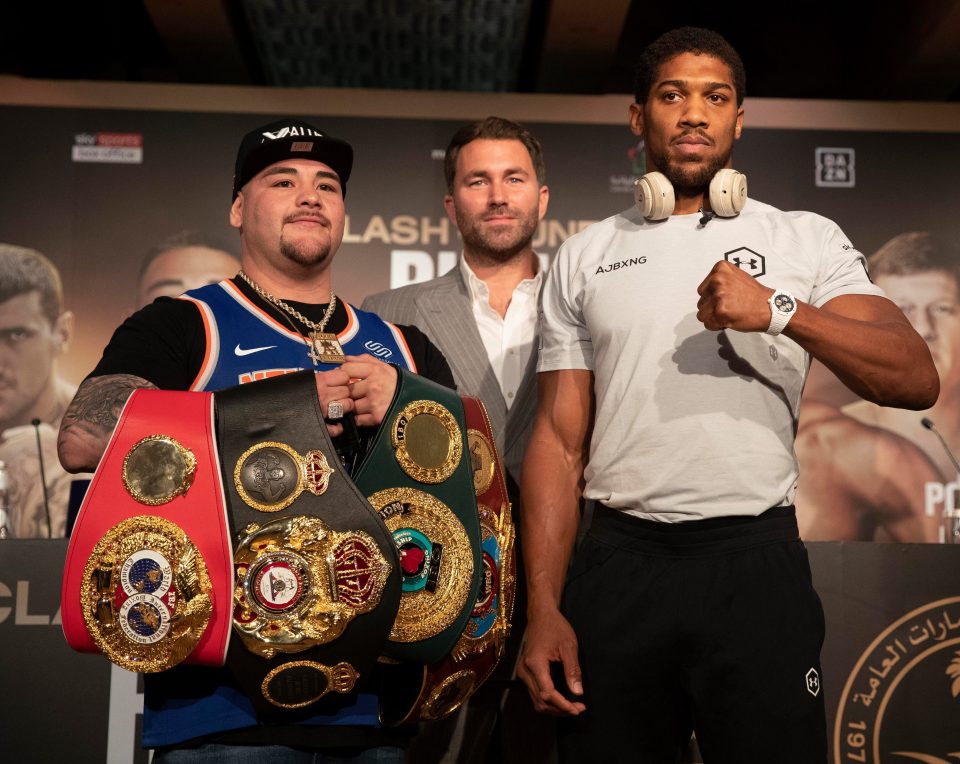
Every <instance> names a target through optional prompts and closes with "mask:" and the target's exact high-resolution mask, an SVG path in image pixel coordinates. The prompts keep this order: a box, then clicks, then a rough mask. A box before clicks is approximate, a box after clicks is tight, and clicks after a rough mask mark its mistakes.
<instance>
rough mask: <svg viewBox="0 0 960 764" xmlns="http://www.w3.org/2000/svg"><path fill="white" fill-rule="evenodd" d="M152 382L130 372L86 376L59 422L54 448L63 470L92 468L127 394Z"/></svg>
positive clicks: (107, 439) (146, 386) (89, 470)
mask: <svg viewBox="0 0 960 764" xmlns="http://www.w3.org/2000/svg"><path fill="white" fill-rule="evenodd" d="M140 388H151V389H155V388H156V386H155V385H153V384H152V383H150V382H148V381H147V380H145V379H143V378H142V377H136V376H134V375H132V374H106V375H104V376H102V377H89V378H88V379H85V380H84V381H83V384H81V385H80V387H79V388H78V389H77V394H76V395H75V396H74V398H73V401H72V402H71V403H70V407H69V408H68V409H67V413H66V414H64V416H63V421H62V422H61V424H60V435H59V437H58V439H57V452H58V455H59V456H60V463H61V464H62V465H63V468H64V469H65V470H66V471H67V472H92V471H93V470H94V469H96V467H97V464H99V463H100V457H101V456H103V452H104V450H105V449H106V447H107V443H108V442H109V441H110V436H111V435H112V434H113V430H114V428H115V427H116V426H117V420H118V419H119V418H120V412H121V411H123V407H124V405H125V404H126V402H127V399H128V398H129V397H130V394H131V393H132V392H133V391H134V390H137V389H140Z"/></svg>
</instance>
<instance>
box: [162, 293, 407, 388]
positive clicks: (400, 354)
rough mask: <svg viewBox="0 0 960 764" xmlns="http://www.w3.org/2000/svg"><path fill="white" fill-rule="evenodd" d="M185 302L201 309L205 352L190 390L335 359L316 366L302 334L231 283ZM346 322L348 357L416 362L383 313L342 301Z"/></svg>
mask: <svg viewBox="0 0 960 764" xmlns="http://www.w3.org/2000/svg"><path fill="white" fill-rule="evenodd" d="M180 299H181V300H189V301H191V302H193V303H194V304H195V305H196V306H197V308H198V309H199V310H200V315H201V316H202V318H203V328H204V332H205V334H206V347H207V352H206V355H205V357H204V359H203V365H202V366H201V368H200V372H199V373H198V374H197V378H196V379H195V380H194V381H193V383H192V384H191V385H190V389H191V390H222V389H223V388H225V387H233V386H234V385H242V384H245V383H247V382H253V381H255V380H258V379H267V378H268V377H274V376H277V375H278V374H289V373H291V372H295V371H300V370H302V369H315V370H317V371H328V370H329V369H334V368H336V367H337V364H335V363H323V362H321V363H318V364H314V363H313V362H312V361H311V360H310V356H309V355H308V353H309V351H310V347H309V346H308V345H307V340H306V339H305V338H304V337H303V335H301V334H298V333H297V332H296V331H295V330H294V329H293V328H292V327H291V326H289V325H287V324H285V323H283V322H281V321H278V320H277V319H276V318H274V317H273V316H272V315H270V314H269V313H267V312H266V311H265V310H263V308H261V307H260V306H258V305H257V304H256V303H254V302H253V301H252V300H251V299H250V298H249V297H247V296H246V295H245V294H244V293H243V292H241V291H240V290H239V289H238V288H237V286H236V285H235V284H234V283H233V282H232V281H221V282H220V283H219V284H210V285H208V286H204V287H200V288H199V289H193V290H191V291H189V292H187V293H186V294H184V295H183V296H181V297H180ZM343 307H344V308H345V309H346V311H347V319H348V320H347V326H346V328H345V329H344V330H343V331H341V332H340V333H339V334H338V335H337V338H338V339H339V340H340V346H341V347H342V348H343V352H344V353H345V354H346V355H362V354H364V353H369V354H370V355H374V356H376V357H377V358H379V359H380V360H382V361H387V362H388V363H395V364H397V365H398V366H402V367H403V368H405V369H409V370H410V371H412V372H416V371H417V367H416V364H415V363H414V361H413V357H412V356H411V354H410V349H409V348H408V347H407V343H406V340H404V338H403V334H401V332H400V330H399V329H397V327H395V326H394V325H393V324H388V323H387V322H386V321H384V320H383V319H381V318H380V317H379V316H376V315H374V314H373V313H367V312H366V311H362V310H358V309H357V308H354V307H353V306H352V305H350V304H348V303H343Z"/></svg>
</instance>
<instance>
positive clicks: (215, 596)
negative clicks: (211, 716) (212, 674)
mask: <svg viewBox="0 0 960 764" xmlns="http://www.w3.org/2000/svg"><path fill="white" fill-rule="evenodd" d="M212 404H213V396H212V395H211V394H209V393H182V392H169V391H161V390H136V391H134V392H133V394H132V395H131V396H130V398H129V400H128V401H127V404H126V406H125V407H124V410H123V413H122V414H121V416H120V419H119V421H118V422H117V426H116V428H115V430H114V432H113V435H112V437H111V439H110V442H109V444H108V445H107V449H106V451H105V452H104V455H103V458H102V459H101V462H100V465H99V467H98V468H97V472H96V474H95V475H94V478H93V481H92V483H91V485H90V488H89V490H88V491H87V495H86V497H85V499H84V502H83V505H82V506H81V509H80V513H79V515H78V517H77V522H76V526H75V527H74V530H73V534H72V536H71V538H70V545H69V548H68V550H67V561H66V566H65V569H64V576H63V588H62V593H61V609H62V617H63V631H64V634H65V636H66V638H67V642H68V643H69V644H70V645H71V647H73V648H74V649H75V650H79V651H82V652H97V651H100V652H103V653H104V654H105V655H106V656H107V657H108V658H109V659H110V660H111V661H113V662H114V663H116V664H117V665H118V666H121V667H122V668H125V669H128V670H130V671H139V672H155V671H163V670H165V669H168V668H171V667H173V666H175V665H177V664H178V663H180V662H182V661H183V662H187V663H196V664H202V665H208V666H220V665H222V664H223V662H224V659H225V657H226V650H227V644H228V640H229V635H230V621H231V618H230V614H231V604H230V600H231V597H230V592H231V588H232V586H231V582H232V578H233V556H232V554H231V550H230V544H229V534H228V529H227V518H226V514H225V511H224V501H223V486H222V484H221V482H220V465H219V461H218V458H217V448H216V442H215V440H214V438H213V405H212ZM171 412H176V413H177V416H176V417H171Z"/></svg>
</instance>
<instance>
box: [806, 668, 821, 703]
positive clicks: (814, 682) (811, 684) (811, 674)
mask: <svg viewBox="0 0 960 764" xmlns="http://www.w3.org/2000/svg"><path fill="white" fill-rule="evenodd" d="M807 692H809V693H810V694H811V695H813V697H817V695H819V694H820V674H818V673H817V670H816V669H815V668H812V669H810V670H809V671H808V672H807Z"/></svg>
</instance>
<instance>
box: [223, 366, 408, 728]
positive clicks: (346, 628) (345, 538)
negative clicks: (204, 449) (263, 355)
mask: <svg viewBox="0 0 960 764" xmlns="http://www.w3.org/2000/svg"><path fill="white" fill-rule="evenodd" d="M216 403H217V414H218V429H219V435H220V449H221V454H222V458H223V471H224V482H225V484H226V485H227V500H228V505H229V509H230V517H231V521H232V523H233V527H234V529H235V531H236V538H237V539H238V541H237V544H236V547H235V580H234V612H233V621H234V633H235V637H236V640H237V641H238V642H239V643H241V644H236V645H234V646H233V649H231V651H230V654H229V656H228V661H227V663H228V666H229V667H230V668H231V669H232V671H233V673H234V674H235V675H236V677H237V680H238V682H239V683H240V684H241V686H242V687H243V688H244V690H245V692H246V693H247V694H248V695H249V696H250V698H251V700H252V701H253V703H254V705H255V706H256V707H257V709H258V711H259V712H260V713H261V714H274V715H275V714H276V712H277V709H278V708H282V709H288V710H289V709H297V708H303V707H306V706H310V709H309V712H310V713H317V712H318V711H331V710H333V708H334V707H335V706H337V705H338V704H342V703H343V702H345V699H344V698H343V697H342V694H345V693H348V692H350V691H351V690H353V689H354V687H355V686H356V682H357V678H358V677H361V678H363V679H366V678H367V677H368V676H369V674H370V671H371V669H372V667H373V665H374V663H375V662H376V659H377V657H378V656H379V654H380V652H381V650H382V647H383V644H384V643H385V642H386V640H387V636H388V635H389V633H390V629H391V627H392V625H393V618H394V614H395V613H396V610H397V605H398V602H399V599H400V577H399V574H398V572H397V571H398V570H399V557H398V553H397V549H396V546H395V544H394V543H393V539H392V538H391V536H390V534H389V532H388V531H387V530H386V528H385V526H384V525H383V523H382V522H381V520H380V518H379V516H378V514H377V513H376V512H374V510H373V508H372V507H371V506H370V504H369V503H367V501H366V499H365V498H364V496H363V494H361V493H360V492H359V491H358V490H357V488H356V486H355V485H354V484H353V483H352V482H351V480H350V479H349V477H348V476H347V475H346V473H345V471H344V470H343V468H342V466H341V465H340V463H339V462H338V461H337V458H336V453H335V451H334V447H333V444H332V443H331V441H330V437H329V435H328V434H327V429H326V426H325V424H324V422H323V414H322V412H321V411H320V406H319V402H318V400H317V392H316V384H315V382H314V378H313V373H312V372H302V373H297V374H287V375H283V376H281V377H275V378H273V379H269V380H264V381H262V382H257V383H255V384H250V385H244V386H241V387H236V388H230V389H228V390H223V391H221V392H218V393H216ZM331 691H335V692H331ZM321 698H323V700H320V699H321ZM317 701H320V705H319V706H318V705H316V702H317ZM287 717H289V714H288V715H287Z"/></svg>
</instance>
